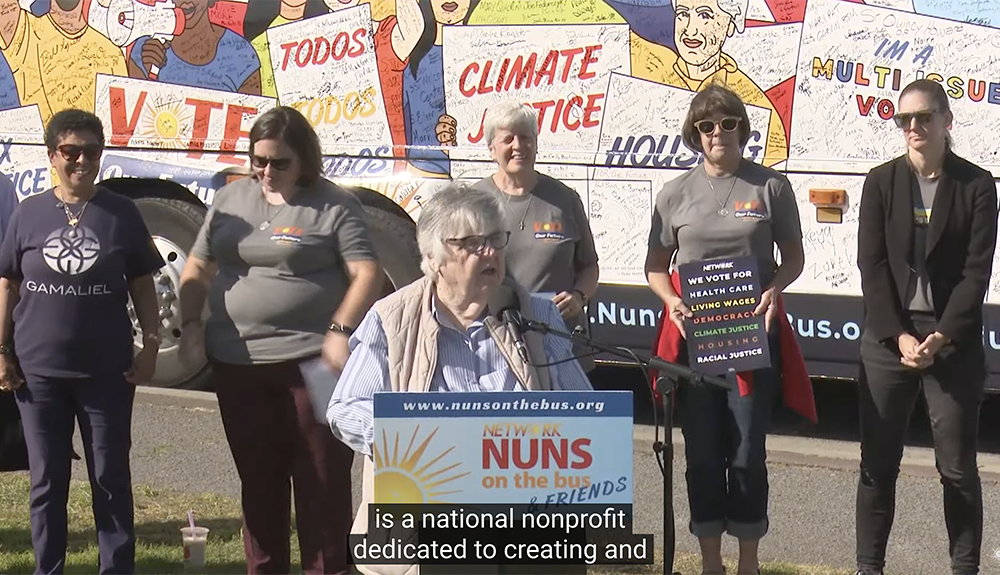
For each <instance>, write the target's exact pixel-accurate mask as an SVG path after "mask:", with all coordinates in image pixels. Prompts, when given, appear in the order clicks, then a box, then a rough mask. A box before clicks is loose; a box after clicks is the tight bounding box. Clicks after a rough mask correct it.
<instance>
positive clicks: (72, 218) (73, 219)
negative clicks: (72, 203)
mask: <svg viewBox="0 0 1000 575" xmlns="http://www.w3.org/2000/svg"><path fill="white" fill-rule="evenodd" d="M53 192H54V193H55V196H56V199H58V200H59V205H60V206H62V209H63V213H65V214H66V222H67V223H68V224H69V225H70V227H72V228H73V229H71V230H70V231H69V234H67V235H69V237H71V238H75V237H76V226H77V225H78V224H79V223H80V220H81V219H83V213H84V212H86V211H87V206H88V205H90V200H89V199H87V200H85V201H84V202H83V207H82V208H80V213H79V214H74V213H73V210H70V209H69V204H68V203H66V201H65V200H64V199H63V198H62V194H60V193H59V192H57V191H55V190H53ZM91 198H93V196H91Z"/></svg>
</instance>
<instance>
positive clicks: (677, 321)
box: [668, 287, 778, 339]
mask: <svg viewBox="0 0 1000 575" xmlns="http://www.w3.org/2000/svg"><path fill="white" fill-rule="evenodd" d="M777 300H778V289H777V288H774V287H771V288H768V289H766V290H764V292H763V293H762V294H761V295H760V302H758V303H757V307H756V308H754V310H753V314H754V315H763V316H764V330H765V331H766V332H768V333H770V332H771V323H772V322H773V321H774V318H775V317H777V315H778V301H777ZM668 308H669V312H670V321H672V322H674V325H676V326H677V329H679V330H680V332H681V337H683V338H684V339H687V333H686V332H685V331H684V320H685V319H687V318H689V317H691V316H692V315H693V314H692V313H691V308H689V307H688V306H687V304H685V303H684V301H683V300H681V298H677V299H676V300H675V301H674V302H673V303H672V304H669V305H668Z"/></svg>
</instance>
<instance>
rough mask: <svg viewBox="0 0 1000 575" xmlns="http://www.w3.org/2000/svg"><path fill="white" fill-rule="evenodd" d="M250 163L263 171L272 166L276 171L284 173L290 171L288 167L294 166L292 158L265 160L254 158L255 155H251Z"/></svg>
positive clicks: (260, 157) (259, 157) (258, 157)
mask: <svg viewBox="0 0 1000 575" xmlns="http://www.w3.org/2000/svg"><path fill="white" fill-rule="evenodd" d="M250 163H252V164H253V167H255V168H259V169H261V170H263V169H264V168H266V167H267V166H268V165H270V166H271V167H272V168H274V169H275V170H278V171H281V172H283V171H285V170H287V169H288V166H290V165H292V159H291V158H264V157H262V156H253V155H251V156H250Z"/></svg>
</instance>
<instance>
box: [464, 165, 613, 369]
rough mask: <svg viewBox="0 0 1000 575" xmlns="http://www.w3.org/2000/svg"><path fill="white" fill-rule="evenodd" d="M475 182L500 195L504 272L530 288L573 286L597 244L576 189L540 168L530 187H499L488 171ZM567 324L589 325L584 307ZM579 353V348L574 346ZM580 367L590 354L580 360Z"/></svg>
mask: <svg viewBox="0 0 1000 575" xmlns="http://www.w3.org/2000/svg"><path fill="white" fill-rule="evenodd" d="M474 187H476V188H478V189H481V190H484V191H488V192H492V193H495V194H497V195H498V196H499V197H500V202H501V203H502V204H503V206H504V213H505V215H506V219H507V229H509V230H510V243H509V244H508V245H507V250H506V251H507V257H506V267H507V274H508V275H510V276H511V277H512V278H514V281H516V282H517V283H519V284H521V285H522V286H524V288H525V289H527V290H528V291H530V292H533V293H544V294H553V293H554V294H558V293H560V292H564V291H565V292H568V291H570V290H572V289H573V288H574V287H575V286H576V280H577V274H578V273H579V272H580V271H581V270H583V269H585V268H587V267H590V266H592V265H594V264H596V263H597V248H596V247H595V246H594V234H593V233H592V232H591V229H590V221H589V219H588V218H587V210H586V209H584V207H583V201H582V200H580V195H579V194H577V193H576V191H575V190H573V189H572V188H570V187H569V186H567V185H566V184H563V183H562V182H560V181H559V180H556V179H555V178H552V177H550V176H546V175H544V174H539V177H538V182H537V183H536V184H535V187H534V188H533V189H532V190H531V193H528V194H524V195H522V196H512V195H508V194H505V193H503V192H502V191H500V189H499V188H498V187H497V185H496V183H495V182H494V181H493V178H492V177H489V178H483V179H482V180H480V181H478V182H476V184H475V185H474ZM567 324H568V327H570V328H571V329H572V328H573V327H575V326H580V327H582V328H583V329H584V330H588V331H589V325H588V322H587V314H586V312H583V313H580V314H579V315H578V316H577V317H575V318H571V319H570V321H568V322H567ZM575 352H576V353H580V350H575ZM581 364H582V365H583V367H584V369H586V370H589V369H591V368H592V360H590V359H589V358H585V359H582V360H581Z"/></svg>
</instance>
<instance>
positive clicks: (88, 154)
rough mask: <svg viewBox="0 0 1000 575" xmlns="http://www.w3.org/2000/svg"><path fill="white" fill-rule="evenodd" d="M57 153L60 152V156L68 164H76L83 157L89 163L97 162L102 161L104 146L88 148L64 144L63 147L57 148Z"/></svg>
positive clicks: (97, 145) (95, 145)
mask: <svg viewBox="0 0 1000 575" xmlns="http://www.w3.org/2000/svg"><path fill="white" fill-rule="evenodd" d="M56 151H58V152H59V155H61V156H62V157H63V159H64V160H66V161H67V162H75V161H77V160H78V159H80V156H81V155H82V156H83V157H84V158H85V159H86V160H87V161H88V162H96V161H97V160H99V159H101V152H103V151H104V146H102V145H100V144H87V145H86V146H77V145H74V144H63V145H61V146H57V147H56Z"/></svg>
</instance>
